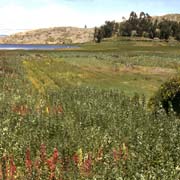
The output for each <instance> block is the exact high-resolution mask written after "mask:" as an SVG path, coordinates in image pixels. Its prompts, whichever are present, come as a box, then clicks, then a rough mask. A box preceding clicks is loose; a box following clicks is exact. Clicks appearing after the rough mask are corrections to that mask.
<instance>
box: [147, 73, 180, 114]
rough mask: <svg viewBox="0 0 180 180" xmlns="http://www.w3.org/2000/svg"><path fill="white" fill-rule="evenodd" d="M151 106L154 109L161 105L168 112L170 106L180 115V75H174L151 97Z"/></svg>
mask: <svg viewBox="0 0 180 180" xmlns="http://www.w3.org/2000/svg"><path fill="white" fill-rule="evenodd" d="M149 106H150V108H151V109H153V110H155V111H156V110H158V109H160V108H161V107H162V108H163V109H164V110H165V111H166V112H167V113H168V112H169V110H170V108H172V110H173V111H174V112H176V114H177V115H180V76H177V77H173V78H171V79H170V80H168V81H167V82H165V83H164V84H162V85H161V87H160V89H159V90H158V91H157V92H156V94H155V95H154V96H153V97H152V98H151V99H150V101H149Z"/></svg>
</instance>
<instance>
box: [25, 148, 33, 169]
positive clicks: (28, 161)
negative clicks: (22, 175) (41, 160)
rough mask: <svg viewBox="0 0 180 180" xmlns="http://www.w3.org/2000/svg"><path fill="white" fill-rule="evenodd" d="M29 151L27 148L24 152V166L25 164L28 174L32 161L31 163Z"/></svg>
mask: <svg viewBox="0 0 180 180" xmlns="http://www.w3.org/2000/svg"><path fill="white" fill-rule="evenodd" d="M30 156H31V155H30V149H29V148H27V150H26V157H25V164H26V168H27V169H28V171H29V172H30V171H31V169H32V161H31V157H30Z"/></svg>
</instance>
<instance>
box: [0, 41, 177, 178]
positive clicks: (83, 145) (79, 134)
mask: <svg viewBox="0 0 180 180" xmlns="http://www.w3.org/2000/svg"><path fill="white" fill-rule="evenodd" d="M179 66H180V51H179V44H171V43H165V42H151V41H127V40H126V39H121V40H106V41H104V42H102V43H101V44H94V43H89V44H83V45H80V48H79V49H74V50H59V51H0V120H1V121H0V132H1V135H0V157H1V161H0V165H1V166H0V167H1V168H0V169H1V170H0V179H2V180H7V179H8V180H14V179H18V180H25V179H27V180H30V179H31V180H32V179H33V180H36V179H37V180H46V179H47V180H49V179H51V180H71V179H72V180H88V179H89V180H90V179H92V180H96V179H97V180H122V179H125V180H126V179H127V180H131V179H134V180H135V179H138V180H141V179H142V180H143V179H145V180H146V179H147V180H151V179H152V180H153V179H154V180H157V179H159V180H178V179H179V178H180V153H179V151H180V120H179V118H178V117H177V116H176V115H175V114H174V113H173V112H172V113H170V114H169V115H166V113H165V112H164V111H163V110H159V112H156V113H154V112H152V111H151V109H150V108H149V107H148V106H147V103H148V100H149V98H150V97H151V96H153V94H154V93H155V92H156V91H157V89H158V88H160V85H161V84H162V83H163V82H165V81H166V80H167V79H169V78H170V77H172V76H175V75H177V74H178V73H179Z"/></svg>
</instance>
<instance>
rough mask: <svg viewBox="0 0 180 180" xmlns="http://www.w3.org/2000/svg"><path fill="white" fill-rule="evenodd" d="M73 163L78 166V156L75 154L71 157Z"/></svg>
mask: <svg viewBox="0 0 180 180" xmlns="http://www.w3.org/2000/svg"><path fill="white" fill-rule="evenodd" d="M73 161H74V164H75V165H76V166H77V165H78V164H79V156H78V155H77V154H76V153H75V154H74V156H73Z"/></svg>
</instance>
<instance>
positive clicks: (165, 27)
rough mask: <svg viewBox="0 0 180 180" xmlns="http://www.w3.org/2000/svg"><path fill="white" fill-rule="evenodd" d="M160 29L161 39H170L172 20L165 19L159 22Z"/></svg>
mask: <svg viewBox="0 0 180 180" xmlns="http://www.w3.org/2000/svg"><path fill="white" fill-rule="evenodd" d="M159 29H160V38H161V39H166V40H167V39H168V38H169V36H170V35H171V25H170V21H168V20H163V21H162V22H160V23H159Z"/></svg>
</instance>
